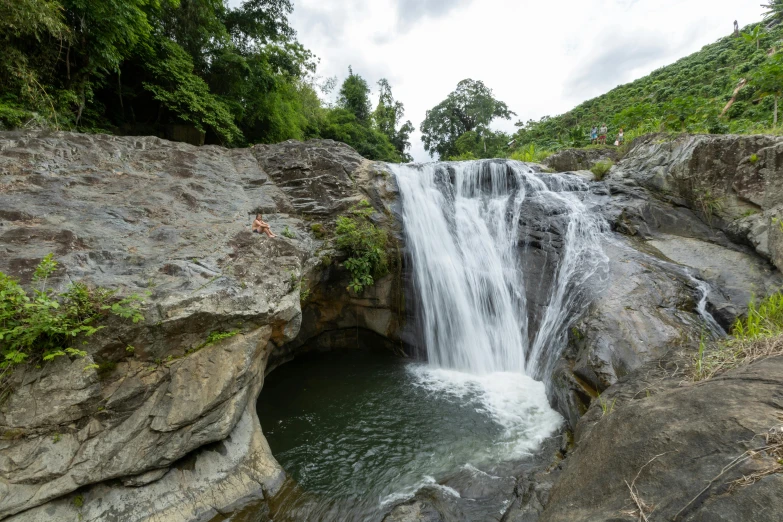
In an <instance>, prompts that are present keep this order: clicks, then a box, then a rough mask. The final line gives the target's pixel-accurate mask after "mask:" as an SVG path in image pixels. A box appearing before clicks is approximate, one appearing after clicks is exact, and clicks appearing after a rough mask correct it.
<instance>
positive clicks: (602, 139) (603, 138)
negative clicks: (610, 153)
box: [598, 123, 609, 145]
mask: <svg viewBox="0 0 783 522" xmlns="http://www.w3.org/2000/svg"><path fill="white" fill-rule="evenodd" d="M607 134H609V129H608V128H607V127H606V123H602V124H601V133H600V134H599V136H598V144H599V145H606V135H607Z"/></svg>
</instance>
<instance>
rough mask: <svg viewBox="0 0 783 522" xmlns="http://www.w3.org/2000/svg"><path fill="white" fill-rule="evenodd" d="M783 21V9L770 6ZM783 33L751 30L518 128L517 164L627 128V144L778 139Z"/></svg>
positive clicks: (782, 90)
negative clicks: (698, 138) (660, 136)
mask: <svg viewBox="0 0 783 522" xmlns="http://www.w3.org/2000/svg"><path fill="white" fill-rule="evenodd" d="M767 8H768V10H769V13H770V14H769V16H771V17H775V18H777V19H779V20H783V14H781V13H782V12H783V11H781V9H783V4H780V3H779V1H778V0H774V1H771V2H770V3H769V4H768V6H767ZM781 38H783V26H781V25H778V26H776V27H774V28H772V29H769V30H767V29H766V28H765V27H764V24H754V25H751V26H748V27H746V28H745V30H744V33H743V37H742V38H735V37H734V36H733V35H732V36H727V37H724V38H722V39H720V40H718V41H717V42H716V43H714V44H711V45H707V46H705V47H704V48H703V49H702V50H701V51H699V52H696V53H694V54H692V55H690V56H688V57H686V58H683V59H682V60H680V61H678V62H676V63H674V64H672V65H669V66H666V67H663V68H661V69H658V70H656V71H654V72H653V73H652V74H650V75H649V76H646V77H644V78H641V79H639V80H636V81H634V82H632V83H629V84H626V85H622V86H620V87H617V88H615V89H613V90H611V91H609V92H608V93H606V94H604V95H602V96H599V97H597V98H594V99H592V100H589V101H586V102H585V103H583V104H581V105H579V106H577V107H575V108H574V109H572V110H571V111H569V112H567V113H565V114H562V115H560V116H555V117H550V116H545V117H544V118H541V119H540V120H538V121H533V120H530V121H527V122H521V121H520V122H518V123H517V126H518V127H519V131H517V132H516V134H514V135H513V136H510V137H509V139H512V138H513V139H514V140H516V141H515V145H514V147H515V148H514V150H513V151H512V153H511V157H516V156H517V155H520V154H523V155H524V154H525V151H527V150H528V149H529V147H531V146H534V147H535V150H536V151H557V150H560V149H563V148H570V147H584V146H587V145H588V144H589V140H590V136H589V133H590V128H591V127H592V126H598V127H600V125H601V124H604V123H605V124H606V125H608V127H609V140H608V141H609V142H610V143H613V142H614V141H615V138H616V135H617V133H618V132H619V130H620V129H621V128H623V129H624V130H625V143H626V144H628V143H630V141H631V140H633V139H634V138H636V137H638V136H640V135H643V134H647V133H651V132H683V131H686V132H692V133H712V134H724V133H738V134H742V133H778V132H780V131H779V130H778V129H777V123H778V119H779V118H778V104H779V100H780V97H781V96H783V52H780V47H781V46H780V43H779V42H780V40H781Z"/></svg>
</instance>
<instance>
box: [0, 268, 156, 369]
mask: <svg viewBox="0 0 783 522" xmlns="http://www.w3.org/2000/svg"><path fill="white" fill-rule="evenodd" d="M57 266H58V264H57V262H56V261H55V260H54V258H53V255H52V254H49V255H48V256H46V257H45V258H44V259H43V260H42V261H41V263H40V264H39V265H38V267H37V268H36V270H35V274H34V276H33V282H34V284H35V285H36V288H35V289H34V290H33V292H32V294H29V293H28V292H27V291H25V289H24V288H22V287H21V286H20V285H19V283H18V282H17V281H15V280H14V279H12V278H10V277H8V276H7V275H6V274H4V273H2V272H0V356H2V360H0V380H1V379H2V378H3V377H4V376H6V375H8V372H9V371H12V370H13V369H14V368H16V367H18V366H20V365H23V364H26V363H30V364H33V365H38V364H41V363H42V362H45V361H51V360H52V359H55V358H56V357H61V356H65V355H68V356H71V357H84V356H85V355H86V352H84V351H82V350H79V349H77V348H74V345H75V344H76V343H77V342H85V341H84V339H85V338H87V337H90V336H92V335H94V334H95V333H96V332H98V331H99V330H101V329H102V328H104V327H103V326H98V325H97V323H98V322H99V321H100V320H101V319H104V318H106V317H107V316H109V315H114V316H117V317H120V318H122V319H126V320H130V321H133V322H134V323H138V322H140V321H141V320H142V319H143V318H144V317H143V315H142V314H141V306H142V304H143V302H142V300H141V298H140V297H139V296H136V295H132V296H130V297H127V298H124V299H119V298H117V297H116V292H115V291H112V290H108V289H105V288H100V287H97V288H91V287H89V286H87V285H86V284H84V283H73V284H71V285H70V286H69V287H68V288H67V289H66V290H65V291H64V292H62V293H58V292H56V291H54V290H53V289H51V288H47V282H48V280H49V278H50V277H51V275H52V274H53V273H54V272H55V271H56V270H57ZM96 367H97V366H96Z"/></svg>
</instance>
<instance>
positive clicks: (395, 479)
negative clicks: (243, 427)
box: [258, 351, 560, 521]
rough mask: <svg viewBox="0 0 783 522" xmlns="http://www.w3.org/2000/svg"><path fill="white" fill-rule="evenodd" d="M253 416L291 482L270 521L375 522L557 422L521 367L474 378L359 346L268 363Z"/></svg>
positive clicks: (532, 440) (521, 447)
mask: <svg viewBox="0 0 783 522" xmlns="http://www.w3.org/2000/svg"><path fill="white" fill-rule="evenodd" d="M258 414H259V417H260V420H261V426H262V428H263V431H264V434H265V436H266V438H267V440H268V441H269V444H270V446H271V448H272V452H273V454H274V455H275V457H276V458H277V460H278V461H279V462H280V464H281V465H282V466H283V468H284V469H285V470H286V472H288V474H289V475H290V476H291V478H292V479H293V480H294V481H295V482H296V483H297V485H298V488H295V489H294V490H292V491H289V492H288V493H287V495H288V498H286V499H283V501H282V502H281V503H280V506H281V510H280V511H279V512H278V513H277V517H276V518H275V519H276V520H323V521H332V520H334V521H353V520H356V521H365V520H380V519H381V518H382V517H383V513H384V512H386V511H388V509H389V508H390V507H391V506H392V505H393V504H394V503H395V502H397V501H399V500H401V499H404V498H406V497H409V496H411V495H412V494H413V493H414V492H415V491H416V490H417V489H418V488H419V487H421V486H423V485H424V484H427V483H434V482H437V481H438V480H439V479H440V478H442V477H443V476H444V475H446V474H448V473H450V472H454V471H456V470H458V469H459V468H460V467H462V466H466V465H472V466H476V467H486V466H488V465H491V464H492V463H499V462H502V461H505V460H509V459H514V458H520V457H522V456H524V455H525V454H526V453H527V452H529V451H532V450H535V449H536V447H537V446H538V444H539V442H540V441H541V440H542V439H543V438H544V437H546V436H548V435H549V434H550V433H551V432H552V431H553V430H554V429H556V428H557V426H558V425H559V423H560V417H559V416H558V415H557V414H556V413H554V412H553V411H552V410H551V409H550V408H549V405H548V404H547V402H546V397H545V393H544V387H543V385H542V384H541V383H537V382H535V381H533V380H532V379H529V378H528V377H525V376H523V375H518V374H507V373H501V374H492V375H487V376H483V377H475V376H471V375H467V374H461V373H458V372H450V371H443V370H433V369H431V368H429V367H428V366H427V365H426V364H422V363H413V362H406V361H404V360H401V359H397V358H395V357H393V356H391V355H386V354H385V353H383V352H368V351H350V352H339V353H330V354H318V355H312V356H308V357H304V358H301V359H297V360H295V361H293V362H291V363H288V364H286V365H284V366H282V367H281V368H278V369H277V370H275V371H274V372H273V373H272V374H270V375H269V376H268V377H267V379H266V382H265V383H264V389H263V391H262V393H261V397H260V398H259V401H258ZM455 494H456V493H455Z"/></svg>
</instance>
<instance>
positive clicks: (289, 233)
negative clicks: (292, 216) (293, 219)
mask: <svg viewBox="0 0 783 522" xmlns="http://www.w3.org/2000/svg"><path fill="white" fill-rule="evenodd" d="M281 234H282V235H283V237H287V238H288V239H294V238H296V234H294V233H293V232H292V231H291V229H290V228H288V225H286V226H285V228H284V229H283V231H282V232H281Z"/></svg>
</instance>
